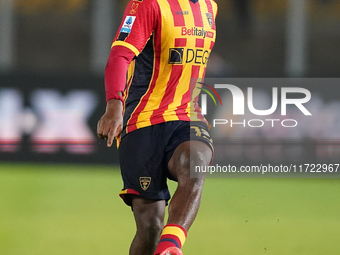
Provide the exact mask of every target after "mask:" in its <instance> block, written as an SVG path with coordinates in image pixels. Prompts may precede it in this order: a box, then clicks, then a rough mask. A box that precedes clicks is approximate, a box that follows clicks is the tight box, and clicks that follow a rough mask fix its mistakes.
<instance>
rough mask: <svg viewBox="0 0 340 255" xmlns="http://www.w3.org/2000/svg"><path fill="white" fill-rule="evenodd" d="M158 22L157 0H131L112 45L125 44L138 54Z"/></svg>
mask: <svg viewBox="0 0 340 255" xmlns="http://www.w3.org/2000/svg"><path fill="white" fill-rule="evenodd" d="M158 22H160V9H159V7H158V3H157V1H155V0H142V1H140V0H131V1H130V2H129V4H128V5H127V7H126V9H125V12H124V17H123V20H122V22H121V24H120V27H119V29H118V32H117V34H116V36H115V39H114V42H113V44H112V47H114V46H118V45H120V46H125V47H127V48H129V49H130V50H131V51H132V52H134V53H135V55H136V56H138V55H139V53H140V52H141V51H142V50H143V48H144V47H145V45H146V43H147V41H148V40H149V39H150V36H151V34H152V33H153V31H154V30H155V28H156V26H157V24H158Z"/></svg>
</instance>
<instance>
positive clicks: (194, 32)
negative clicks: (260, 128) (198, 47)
mask: <svg viewBox="0 0 340 255" xmlns="http://www.w3.org/2000/svg"><path fill="white" fill-rule="evenodd" d="M181 35H184V36H185V35H189V36H197V37H203V38H206V37H208V38H214V32H210V31H206V30H204V28H203V27H202V28H198V27H192V28H186V27H182V33H181Z"/></svg>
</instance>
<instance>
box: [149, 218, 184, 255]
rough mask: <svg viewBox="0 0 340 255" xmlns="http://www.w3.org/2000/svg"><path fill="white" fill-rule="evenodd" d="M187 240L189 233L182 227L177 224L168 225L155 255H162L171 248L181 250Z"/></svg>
mask: <svg viewBox="0 0 340 255" xmlns="http://www.w3.org/2000/svg"><path fill="white" fill-rule="evenodd" d="M186 238H187V231H186V230H185V229H184V228H183V227H182V226H180V225H176V224H168V225H166V226H165V227H164V229H163V232H162V235H161V238H160V240H159V243H158V246H157V249H156V252H155V255H158V254H160V253H162V252H163V251H165V250H166V249H167V248H169V247H177V248H179V249H181V248H182V246H183V244H184V242H185V239H186Z"/></svg>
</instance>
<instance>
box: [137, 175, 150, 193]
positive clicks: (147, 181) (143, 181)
mask: <svg viewBox="0 0 340 255" xmlns="http://www.w3.org/2000/svg"><path fill="white" fill-rule="evenodd" d="M139 183H140V186H141V187H142V189H143V190H147V189H148V188H149V186H150V183H151V177H139Z"/></svg>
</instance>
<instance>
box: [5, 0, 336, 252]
mask: <svg viewBox="0 0 340 255" xmlns="http://www.w3.org/2000/svg"><path fill="white" fill-rule="evenodd" d="M216 2H217V3H218V5H219V15H218V18H217V28H218V39H217V42H216V46H215V49H214V52H213V54H212V56H211V58H210V60H209V70H208V72H207V75H208V77H239V78H244V77H264V78H266V77H310V78H316V77H323V78H338V77H339V74H340V48H339V41H340V1H339V0H216ZM126 3H127V1H126V0H125V1H118V0H95V1H93V0H0V254H4V255H17V254H18V255H19V254H20V255H30V254H32V255H39V254H42V255H46V254H52V255H53V254H79V255H80V254H82V255H84V254H94V253H95V254H127V250H128V245H129V243H130V240H131V239H132V236H133V233H134V222H133V218H132V214H131V213H130V209H129V208H127V207H126V206H124V205H123V203H122V202H121V201H120V199H119V197H118V196H117V193H118V191H119V190H120V188H121V185H122V183H121V180H120V175H119V168H118V160H117V151H116V149H115V148H112V149H107V148H106V147H105V142H102V141H99V140H98V139H97V138H96V134H95V129H96V122H97V120H98V119H99V117H100V116H101V114H102V113H103V112H104V109H105V105H104V86H103V73H104V68H105V64H106V59H107V56H108V53H109V51H110V45H111V41H112V39H113V37H114V34H115V31H116V29H117V27H118V25H119V22H120V19H121V16H122V12H123V10H124V7H125V5H126ZM319 90H320V97H321V98H322V100H323V101H324V102H325V103H332V105H336V106H337V107H336V108H333V109H338V106H339V104H340V99H339V97H338V96H337V95H340V87H339V88H338V90H335V91H324V89H323V88H322V87H321V86H320V88H319ZM321 105H322V104H321ZM327 109H328V108H326V107H325V108H324V111H323V112H322V111H321V113H326V112H327ZM339 114H340V111H337V110H334V111H332V114H330V115H329V116H328V115H327V118H328V119H329V120H330V121H329V122H327V123H328V125H331V126H330V127H331V128H332V130H338V129H337V128H338V127H339V123H340V121H339V120H340V115H339ZM324 115H325V114H324ZM310 127H311V128H313V125H310ZM310 133H311V134H313V135H311V136H306V137H301V139H307V143H306V146H307V148H309V149H308V150H307V151H308V153H310V154H309V155H308V156H309V157H311V156H312V157H313V156H319V157H320V155H319V154H318V151H322V153H321V157H324V159H325V160H326V161H327V160H332V162H336V160H337V159H338V158H339V156H340V146H339V143H334V141H335V142H336V141H337V137H336V136H335V138H334V139H333V144H322V145H321V146H322V149H321V150H320V146H319V147H318V143H317V142H315V141H316V140H318V139H319V138H320V137H318V132H310ZM339 136H340V134H339ZM264 138H265V137H264ZM281 138H282V139H281V142H282V144H285V141H286V138H287V137H284V136H283V137H281ZM304 148H305V147H303V149H304ZM240 150H243V149H242V148H241V149H240ZM256 151H258V150H257V149H256V148H255V150H253V152H252V151H250V152H248V153H246V154H243V155H244V156H245V157H244V160H245V161H247V162H249V163H251V162H252V160H253V159H254V155H255V158H258V154H256ZM246 155H248V157H246ZM337 163H339V162H337ZM174 188H175V184H171V189H172V190H174ZM339 197H340V186H339V181H338V179H208V180H207V182H206V187H205V193H204V196H203V202H202V208H201V211H200V213H199V216H198V219H197V222H196V224H195V225H194V226H193V228H192V230H191V231H190V235H189V239H188V241H187V244H186V245H185V246H184V252H185V254H187V255H190V254H221V255H225V254H239V255H243V254H244V255H245V254H275V255H281V254H282V255H283V254H301V255H305V254H306V255H307V254H308V255H311V254H315V255H319V254H339V252H340V244H339V242H338V241H337V240H338V237H339V234H340V221H339V217H338V215H339V213H338V212H339V210H340V205H339Z"/></svg>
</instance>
